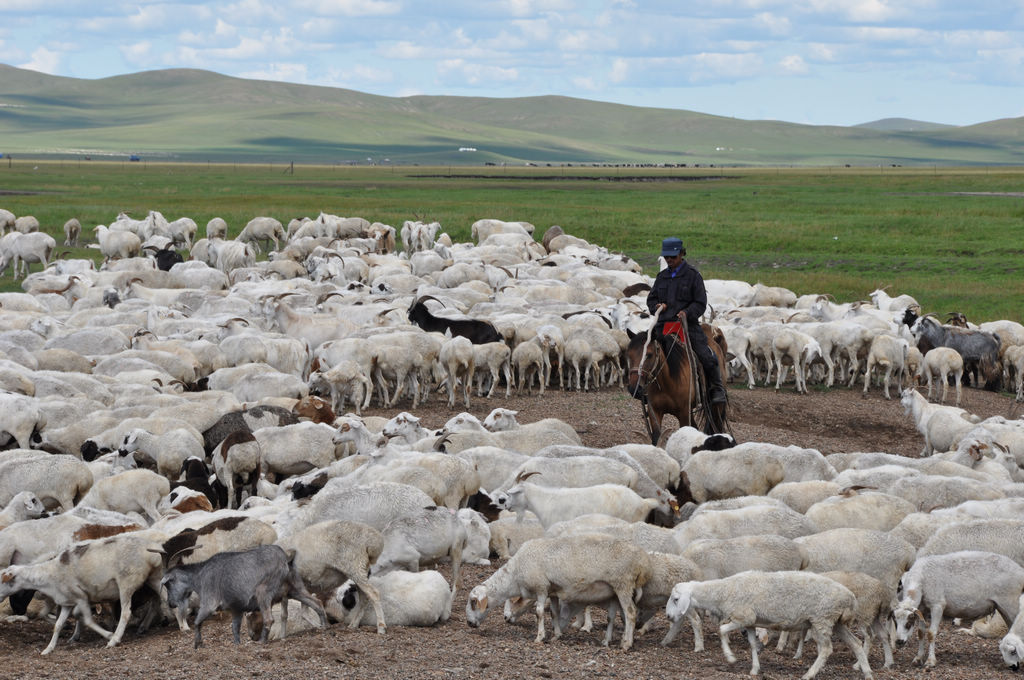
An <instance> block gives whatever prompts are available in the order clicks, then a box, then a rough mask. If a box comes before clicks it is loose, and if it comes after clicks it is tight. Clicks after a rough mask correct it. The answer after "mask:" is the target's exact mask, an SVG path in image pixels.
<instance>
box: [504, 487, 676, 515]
mask: <svg viewBox="0 0 1024 680" xmlns="http://www.w3.org/2000/svg"><path fill="white" fill-rule="evenodd" d="M526 476H528V475H524V476H523V477H521V478H519V479H518V480H517V481H516V483H515V484H514V485H513V486H512V487H511V488H510V489H508V491H505V492H502V493H499V494H497V495H496V498H494V499H493V502H494V504H495V505H497V506H498V507H500V508H503V509H506V510H512V511H515V512H516V513H517V514H519V515H520V516H522V513H524V512H525V511H527V510H529V511H530V512H532V513H533V514H535V515H536V516H537V519H539V520H540V523H541V524H543V525H544V526H545V527H549V526H551V525H552V524H554V523H555V522H559V521H562V520H565V519H571V518H573V517H578V516H580V515H588V514H591V513H604V514H606V515H611V516H612V517H618V518H620V519H624V520H626V521H627V522H639V521H641V520H643V519H644V518H646V517H647V515H648V514H649V513H650V512H651V510H660V511H661V512H663V513H665V514H667V515H670V516H671V515H672V514H674V513H673V510H672V508H671V506H670V505H669V503H668V502H666V501H664V500H661V499H658V498H644V497H642V496H640V495H639V494H637V493H636V492H635V491H633V490H632V489H630V488H628V487H626V486H623V485H621V484H596V485H594V486H589V487H584V488H566V487H557V488H548V487H543V486H539V485H537V484H531V483H529V482H524V481H523V479H524V478H525V477H526Z"/></svg>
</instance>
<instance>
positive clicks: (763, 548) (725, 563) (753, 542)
mask: <svg viewBox="0 0 1024 680" xmlns="http://www.w3.org/2000/svg"><path fill="white" fill-rule="evenodd" d="M680 554H681V555H682V556H683V557H686V558H688V559H690V560H692V561H693V562H694V564H696V565H697V566H698V567H700V570H701V573H703V574H704V578H705V579H715V578H725V577H726V576H732V575H733V574H738V573H740V572H741V571H749V570H751V569H756V570H758V571H800V570H801V569H803V568H804V567H806V566H807V556H806V555H805V554H804V551H803V549H801V548H800V546H799V544H797V543H796V542H795V541H793V539H790V538H785V537H783V536H775V535H771V534H768V535H764V536H758V535H750V536H737V537H735V538H702V539H698V540H696V541H692V542H691V543H690V544H689V545H687V546H686V548H685V549H684V550H683V551H682V552H681V553H680Z"/></svg>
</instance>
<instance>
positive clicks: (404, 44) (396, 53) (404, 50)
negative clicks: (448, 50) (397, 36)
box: [380, 40, 429, 59]
mask: <svg viewBox="0 0 1024 680" xmlns="http://www.w3.org/2000/svg"><path fill="white" fill-rule="evenodd" d="M428 54H429V52H428V51H427V50H426V49H424V48H422V47H420V46H419V45H416V44H413V43H411V42H409V41H408V40H400V41H399V42H396V43H394V44H391V45H387V44H385V45H384V46H383V47H381V48H380V55H381V56H382V57H386V58H388V59H421V58H424V57H426V56H427V55H428Z"/></svg>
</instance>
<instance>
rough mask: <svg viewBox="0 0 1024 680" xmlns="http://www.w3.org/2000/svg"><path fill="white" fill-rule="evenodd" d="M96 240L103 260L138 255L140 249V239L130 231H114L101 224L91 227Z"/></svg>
mask: <svg viewBox="0 0 1024 680" xmlns="http://www.w3.org/2000/svg"><path fill="white" fill-rule="evenodd" d="M93 233H95V234H96V240H97V242H98V243H99V246H98V247H99V249H100V253H102V254H103V261H104V262H110V261H111V260H113V259H124V258H129V257H138V255H139V252H140V251H141V250H142V239H140V238H139V237H138V236H137V235H135V234H133V233H132V232H130V231H115V230H113V229H110V228H108V227H106V226H104V225H102V224H98V225H96V226H95V227H93Z"/></svg>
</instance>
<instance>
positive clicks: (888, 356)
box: [864, 333, 910, 399]
mask: <svg viewBox="0 0 1024 680" xmlns="http://www.w3.org/2000/svg"><path fill="white" fill-rule="evenodd" d="M909 349H910V343H909V342H908V341H907V340H905V339H904V338H897V337H895V336H892V335H886V334H881V333H880V334H879V335H876V336H875V338H874V340H872V341H871V347H870V348H869V349H868V360H867V365H866V367H865V368H864V394H867V392H868V384H869V383H870V382H871V371H872V369H874V367H875V366H880V367H883V368H885V379H884V381H885V390H884V392H885V398H886V399H889V398H890V397H889V379H890V377H891V376H892V374H893V373H894V372H896V373H897V374H898V378H897V380H898V382H899V385H900V387H901V388H902V386H903V374H904V371H905V370H906V364H907V352H908V351H909Z"/></svg>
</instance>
